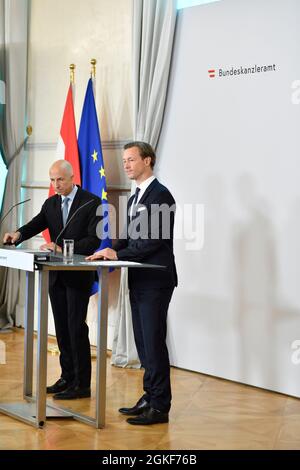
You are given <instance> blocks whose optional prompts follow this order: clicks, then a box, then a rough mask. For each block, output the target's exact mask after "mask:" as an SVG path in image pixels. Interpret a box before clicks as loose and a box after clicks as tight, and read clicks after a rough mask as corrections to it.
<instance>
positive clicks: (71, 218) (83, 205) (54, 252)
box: [53, 199, 96, 255]
mask: <svg viewBox="0 0 300 470" xmlns="http://www.w3.org/2000/svg"><path fill="white" fill-rule="evenodd" d="M95 201H96V199H90V200H89V201H87V202H85V203H84V204H82V206H80V207H78V209H76V211H75V212H74V214H73V215H72V217H70V218H69V220H68V222H67V223H66V225H65V226H64V227H63V229H62V230H61V231H60V232H59V234H58V235H57V237H56V239H55V242H54V251H53V254H54V255H56V245H57V242H58V239H59V237H61V235H62V234H63V233H64V231H65V230H66V228H67V227H68V225H69V223H70V222H71V220H73V218H74V217H75V215H76V214H77V213H78V212H79V211H80V210H81V209H83V208H84V207H85V206H87V205H88V204H91V202H95Z"/></svg>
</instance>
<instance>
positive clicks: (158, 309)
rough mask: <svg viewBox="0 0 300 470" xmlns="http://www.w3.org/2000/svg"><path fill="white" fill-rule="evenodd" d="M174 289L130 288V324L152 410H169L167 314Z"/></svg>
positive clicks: (169, 384) (146, 394)
mask: <svg viewBox="0 0 300 470" xmlns="http://www.w3.org/2000/svg"><path fill="white" fill-rule="evenodd" d="M173 290H174V288H173V287H171V288H162V289H160V288H152V289H151V288H149V289H141V288H138V289H135V288H134V287H132V286H131V287H130V291H129V294H130V303H131V310H132V323H133V331H134V338H135V343H136V348H137V352H138V355H139V358H140V361H141V364H142V367H144V369H145V372H144V378H143V387H144V392H145V394H144V398H145V400H146V401H148V402H149V404H150V406H151V407H152V408H155V409H156V410H159V411H162V412H164V413H168V412H169V410H170V407H171V398H172V395H171V383H170V362H169V354H168V349H167V345H166V335H167V313H168V307H169V303H170V300H171V297H172V294H173Z"/></svg>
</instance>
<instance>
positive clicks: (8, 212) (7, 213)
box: [0, 199, 31, 245]
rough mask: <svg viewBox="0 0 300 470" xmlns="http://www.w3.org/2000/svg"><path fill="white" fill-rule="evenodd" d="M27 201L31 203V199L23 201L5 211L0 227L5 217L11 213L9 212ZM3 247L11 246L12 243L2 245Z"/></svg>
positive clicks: (0, 220)
mask: <svg viewBox="0 0 300 470" xmlns="http://www.w3.org/2000/svg"><path fill="white" fill-rule="evenodd" d="M28 201H31V199H25V201H20V202H17V203H16V204H14V205H13V206H11V208H10V209H9V211H7V212H6V214H4V216H3V217H2V218H1V219H0V226H1V224H2V222H3V221H4V220H5V219H6V217H7V216H8V215H9V214H10V213H11V211H12V210H13V209H14V208H15V207H17V206H20V205H21V204H25V202H28ZM3 245H12V243H3Z"/></svg>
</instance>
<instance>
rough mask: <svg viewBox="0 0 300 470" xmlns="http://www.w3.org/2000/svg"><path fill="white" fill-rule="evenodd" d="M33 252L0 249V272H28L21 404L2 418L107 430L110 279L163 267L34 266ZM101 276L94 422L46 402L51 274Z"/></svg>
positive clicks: (4, 406) (77, 262)
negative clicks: (119, 272)
mask: <svg viewBox="0 0 300 470" xmlns="http://www.w3.org/2000/svg"><path fill="white" fill-rule="evenodd" d="M36 258H37V257H35V252H34V250H21V249H18V248H11V249H0V266H5V267H8V268H15V269H20V270H23V271H26V301H25V337H24V381H23V401H20V402H14V403H0V412H2V413H5V414H7V415H9V416H12V417H14V418H17V419H19V420H21V421H24V422H25V423H28V424H31V425H33V426H35V427H37V428H42V427H43V426H44V425H45V423H46V418H47V417H53V418H74V419H77V420H79V421H82V422H84V423H86V424H90V425H91V426H94V427H96V428H103V427H104V425H105V406H106V351H107V313H108V276H109V269H110V268H111V267H113V268H117V269H120V268H123V267H130V268H136V269H138V268H149V269H151V268H156V269H157V268H160V269H161V268H163V266H157V265H151V264H144V263H135V262H130V261H128V262H126V261H93V262H88V261H85V257H84V256H80V255H75V256H74V259H73V262H72V263H68V264H66V263H64V262H63V259H62V258H61V259H58V260H57V256H56V258H55V259H56V261H53V262H52V261H47V262H43V261H36V260H35V259H36ZM62 270H63V271H97V272H98V276H99V289H98V324H97V359H96V360H97V363H96V416H95V418H93V417H90V416H86V415H83V414H80V413H77V412H75V411H73V410H71V409H69V408H66V407H61V406H58V405H55V404H53V403H52V402H51V403H49V402H47V400H46V380H47V342H48V341H47V337H48V281H49V271H62ZM36 274H37V276H38V300H37V301H38V324H37V353H36V355H37V356H36V395H35V396H34V395H33V339H34V335H33V333H34V328H33V325H34V302H35V299H34V282H35V275H36Z"/></svg>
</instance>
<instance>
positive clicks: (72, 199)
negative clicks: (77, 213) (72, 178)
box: [61, 184, 78, 214]
mask: <svg viewBox="0 0 300 470" xmlns="http://www.w3.org/2000/svg"><path fill="white" fill-rule="evenodd" d="M77 189H78V188H77V186H76V184H74V186H73V189H72V191H71V192H70V193H69V194H68V195H67V196H61V209H62V208H63V203H64V200H65V198H66V197H67V198H69V200H68V214H69V212H70V209H71V206H72V204H73V201H74V197H75V196H76V193H77Z"/></svg>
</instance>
